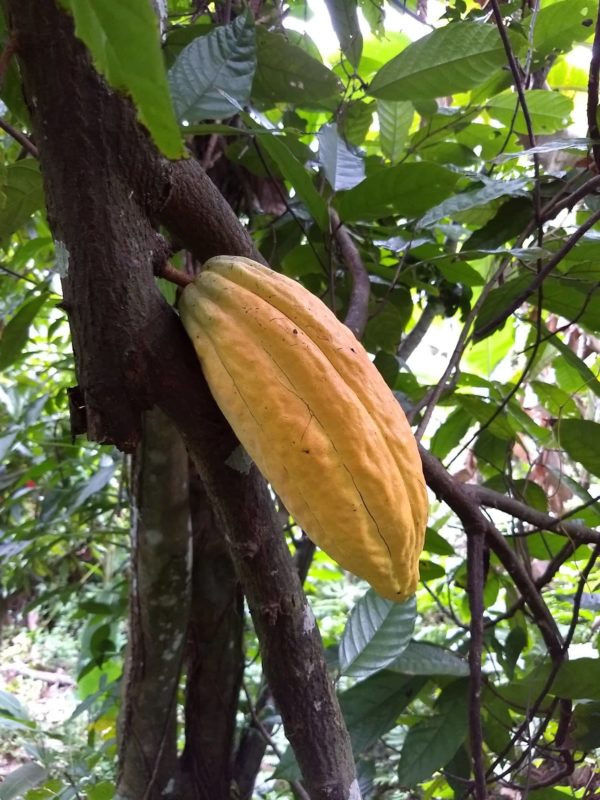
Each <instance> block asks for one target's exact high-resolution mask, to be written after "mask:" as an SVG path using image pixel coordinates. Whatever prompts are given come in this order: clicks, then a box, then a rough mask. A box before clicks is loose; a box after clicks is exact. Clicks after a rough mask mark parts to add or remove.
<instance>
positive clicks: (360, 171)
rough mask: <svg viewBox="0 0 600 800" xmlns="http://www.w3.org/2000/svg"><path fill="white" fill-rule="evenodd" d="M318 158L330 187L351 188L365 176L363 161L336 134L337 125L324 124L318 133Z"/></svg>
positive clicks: (336, 189) (335, 188)
mask: <svg viewBox="0 0 600 800" xmlns="http://www.w3.org/2000/svg"><path fill="white" fill-rule="evenodd" d="M318 139H319V160H320V162H321V164H322V166H323V170H324V172H325V177H326V178H327V180H328V181H329V185H330V186H331V188H332V189H333V190H334V191H335V192H337V191H340V190H342V189H352V188H353V187H354V186H356V185H357V184H359V183H360V182H361V181H362V180H363V179H364V177H365V162H364V159H363V158H361V157H360V156H359V155H357V154H356V153H354V152H352V150H350V148H349V147H348V145H347V144H346V143H345V142H344V140H343V139H342V138H341V137H340V136H339V135H338V129H337V125H336V124H335V123H331V124H329V125H324V126H323V127H322V128H321V130H320V131H319V134H318Z"/></svg>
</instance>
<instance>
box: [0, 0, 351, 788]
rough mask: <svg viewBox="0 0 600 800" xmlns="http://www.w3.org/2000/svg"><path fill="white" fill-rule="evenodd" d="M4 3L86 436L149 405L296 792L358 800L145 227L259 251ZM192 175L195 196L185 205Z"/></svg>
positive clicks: (80, 57) (276, 536)
mask: <svg viewBox="0 0 600 800" xmlns="http://www.w3.org/2000/svg"><path fill="white" fill-rule="evenodd" d="M4 1H5V6H6V8H7V10H8V12H9V13H8V18H9V24H10V26H11V27H12V29H13V31H14V32H15V33H16V36H17V41H18V57H19V62H20V66H21V68H22V74H23V78H24V88H25V94H26V96H27V98H28V101H29V105H30V109H31V115H32V127H33V132H34V134H35V140H36V142H37V143H39V153H40V164H41V167H42V173H43V176H44V182H45V187H46V195H47V203H48V209H49V216H50V223H51V226H52V230H53V234H54V236H55V239H56V240H58V241H60V242H61V243H62V252H63V253H64V254H68V271H67V274H66V276H65V279H64V284H65V289H64V291H65V306H66V309H67V312H68V314H69V322H70V324H71V329H72V332H73V339H74V349H75V356H76V363H77V376H78V380H79V383H80V389H81V399H80V403H81V405H82V406H83V409H84V410H85V412H86V414H87V432H88V435H89V436H90V437H91V438H93V439H95V440H96V441H100V442H107V443H108V442H111V443H115V444H117V445H118V446H119V447H121V448H122V449H132V448H133V447H134V446H135V445H136V444H137V442H138V441H139V438H140V432H141V417H142V411H143V410H145V409H146V408H149V407H151V406H152V405H153V404H157V405H158V406H159V407H160V408H162V410H163V411H165V412H166V413H167V414H168V416H170V417H171V419H172V420H173V421H174V423H175V425H176V427H177V428H178V430H179V432H180V434H181V435H182V436H183V438H184V440H185V442H186V444H187V446H188V449H189V451H190V454H191V455H192V457H193V459H194V461H195V463H196V465H197V467H198V471H199V474H200V476H201V478H202V481H203V484H204V486H205V488H206V491H207V494H208V496H209V498H210V502H211V505H212V507H213V509H214V511H215V513H216V516H217V520H218V523H219V525H220V526H221V527H222V529H223V530H224V531H225V532H226V535H227V541H228V544H229V547H230V550H231V553H232V557H233V560H234V563H235V566H236V571H237V574H238V577H239V578H240V580H241V583H242V585H243V588H244V592H245V594H246V597H247V599H248V604H249V606H250V609H251V612H252V615H253V619H254V623H255V627H256V629H257V632H258V635H259V638H260V642H261V650H262V655H263V663H264V667H265V672H266V675H267V679H268V681H269V684H270V686H271V688H272V691H273V695H274V697H275V699H276V702H277V704H278V706H279V709H280V711H281V714H282V717H283V720H284V725H285V728H286V733H287V735H288V737H289V739H290V741H291V743H292V746H293V747H294V750H295V753H296V757H297V760H298V763H299V765H300V768H301V770H302V773H303V776H304V780H305V783H306V786H307V789H308V792H309V794H310V796H311V798H312V800H358V798H360V791H359V789H358V784H357V783H356V778H355V769H354V764H353V759H352V752H351V748H350V741H349V737H348V734H347V731H346V729H345V726H344V722H343V718H342V716H341V712H340V710H339V706H338V703H337V699H336V696H335V693H334V691H333V686H332V683H331V681H330V679H329V677H328V675H327V671H326V667H325V659H324V654H323V650H322V645H321V640H320V636H319V632H318V629H317V626H316V624H315V622H314V618H313V616H312V613H311V611H310V608H309V606H308V604H307V602H306V598H305V597H304V594H303V592H302V588H301V585H300V582H299V579H298V576H297V573H296V571H295V569H294V566H293V563H292V560H291V558H290V554H289V551H288V549H287V546H286V544H285V541H284V539H283V537H282V536H281V535H280V531H279V528H278V526H277V524H276V522H275V519H274V515H273V509H272V503H271V499H270V496H269V493H268V491H267V487H266V485H265V482H264V480H263V479H262V477H261V476H260V474H259V473H258V471H257V470H256V469H255V468H254V467H252V468H250V469H249V470H248V471H246V472H238V471H236V469H235V468H233V467H232V466H228V463H227V462H228V459H229V457H230V456H231V455H232V454H233V452H234V450H235V449H236V448H237V442H236V439H235V437H234V435H233V433H232V431H231V430H230V428H229V426H228V425H227V424H226V422H225V420H224V419H223V417H222V415H221V414H220V412H219V410H218V409H217V407H216V405H215V404H214V401H213V399H212V397H211V395H210V392H209V391H208V388H207V386H206V384H205V382H204V380H203V378H202V375H201V372H200V369H199V366H198V363H197V360H196V358H195V355H194V353H193V350H192V347H191V345H190V343H189V341H188V339H187V337H186V336H185V333H184V332H183V328H182V326H181V324H180V323H179V320H178V318H177V316H176V315H175V314H174V312H173V311H172V310H171V309H170V308H169V307H168V306H167V305H166V303H165V302H164V301H163V300H162V298H161V296H160V294H159V293H158V291H157V289H156V287H155V285H154V281H153V279H152V275H153V271H154V270H155V268H156V267H157V266H158V265H159V264H160V263H161V262H162V261H163V259H164V255H165V249H166V248H165V246H164V242H163V241H162V239H161V237H160V236H159V235H158V234H157V233H156V231H155V230H154V228H153V225H152V222H153V221H155V220H160V221H161V222H163V224H165V225H167V226H168V227H170V229H171V233H172V234H174V235H175V236H176V238H177V239H178V241H179V242H181V244H183V245H185V246H187V247H188V248H189V249H190V250H192V251H193V252H194V255H195V256H196V257H198V258H200V259H205V258H206V257H208V256H210V255H214V254H215V253H217V252H222V253H231V252H237V253H238V254H240V255H254V256H255V255H256V252H255V250H254V248H253V246H252V243H251V242H250V240H249V237H248V236H247V234H246V233H245V232H244V231H243V229H242V228H241V226H240V225H239V223H238V221H237V219H236V218H235V215H234V214H233V213H232V211H231V209H228V208H227V205H226V203H225V202H224V201H223V198H222V197H221V196H220V195H219V194H218V192H216V191H213V190H211V189H210V187H209V185H208V183H207V180H206V177H205V176H204V177H203V173H202V170H201V168H200V167H199V165H197V164H195V163H194V162H193V161H187V162H185V163H179V164H176V165H170V164H168V163H167V162H166V161H165V160H164V159H163V158H161V157H160V156H159V155H158V154H157V153H156V151H155V150H154V148H153V146H152V144H151V143H150V142H149V140H148V138H147V136H146V135H145V134H144V133H143V131H141V130H140V129H139V127H138V126H137V123H136V120H135V113H134V111H133V109H132V108H131V106H130V104H129V102H128V101H127V100H125V99H124V98H122V97H120V96H119V95H117V94H115V93H113V92H112V91H110V90H108V89H107V88H106V86H105V85H104V83H103V82H102V80H101V79H100V78H99V77H98V76H97V75H96V74H95V72H94V71H93V69H92V68H91V66H90V63H89V59H88V57H87V53H86V51H85V49H84V48H83V47H82V45H81V44H80V43H79V42H78V41H77V40H76V39H75V38H74V36H73V29H72V23H71V21H70V19H69V18H68V17H67V16H66V15H65V14H64V13H62V12H61V11H59V10H58V8H57V7H56V5H55V3H54V0H4ZM196 179H198V187H199V188H197V190H196V191H195V192H192V193H191V195H189V196H188V195H187V188H189V189H190V190H191V189H192V186H193V185H195V180H196ZM182 186H184V187H187V188H186V190H185V191H181V189H180V187H182ZM232 243H234V244H232ZM59 252H60V248H59ZM79 410H81V409H79ZM230 463H231V462H230Z"/></svg>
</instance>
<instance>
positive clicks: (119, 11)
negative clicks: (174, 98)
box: [60, 0, 184, 158]
mask: <svg viewBox="0 0 600 800" xmlns="http://www.w3.org/2000/svg"><path fill="white" fill-rule="evenodd" d="M60 2H61V4H62V5H63V6H64V8H66V9H67V10H68V11H70V13H71V14H72V15H73V18H74V20H75V32H76V34H77V36H78V37H79V38H80V39H81V40H82V41H83V42H84V43H85V45H86V46H87V47H88V48H89V50H90V53H91V54H92V59H93V61H94V65H95V66H96V68H97V69H98V71H99V72H101V73H102V74H103V75H104V76H105V78H106V79H107V81H108V82H109V83H110V84H111V86H113V87H114V88H115V89H118V90H120V91H123V92H126V93H127V94H129V95H131V97H132V99H133V102H134V103H135V105H136V107H137V110H138V114H139V118H140V120H141V122H142V123H143V124H144V125H145V126H146V127H147V128H148V130H149V131H150V133H151V135H152V138H153V139H154V141H155V142H156V144H157V146H158V147H159V148H160V149H161V150H162V152H163V153H164V154H165V155H166V156H168V157H169V158H181V157H182V156H183V155H184V149H183V142H182V139H181V135H180V133H179V128H178V125H177V122H176V120H175V115H174V113H173V105H172V103H171V97H170V94H169V86H168V83H167V76H166V74H165V68H164V63H163V57H162V53H161V49H160V37H159V30H158V19H157V17H156V14H155V13H154V10H153V8H152V4H151V3H149V2H148V0H127V2H126V3H115V2H114V0H60Z"/></svg>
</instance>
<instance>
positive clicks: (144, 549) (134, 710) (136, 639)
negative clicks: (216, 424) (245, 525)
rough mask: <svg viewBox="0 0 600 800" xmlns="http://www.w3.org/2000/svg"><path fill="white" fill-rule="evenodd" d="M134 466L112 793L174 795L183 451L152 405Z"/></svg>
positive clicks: (184, 543) (185, 607) (184, 585)
mask: <svg viewBox="0 0 600 800" xmlns="http://www.w3.org/2000/svg"><path fill="white" fill-rule="evenodd" d="M133 472H134V475H133V489H134V502H135V514H134V525H133V530H132V534H133V547H132V554H133V557H132V572H133V576H132V581H131V591H130V596H131V601H130V610H129V620H130V625H129V645H128V653H127V660H126V669H125V679H124V681H123V703H122V707H121V717H120V724H119V767H120V774H119V780H118V794H119V796H120V797H122V798H132V800H137V798H142V797H143V798H146V799H147V800H165V799H166V800H168V798H174V797H178V796H179V794H178V787H177V781H176V776H177V742H176V709H177V689H178V685H179V677H180V672H181V663H182V659H183V650H184V644H185V633H186V628H187V620H188V614H189V587H190V567H191V564H190V544H191V542H190V537H189V514H188V507H189V506H188V482H187V475H188V456H187V452H186V449H185V447H184V445H183V441H182V440H181V437H180V436H179V434H178V433H177V431H176V429H175V427H174V426H173V423H172V422H171V421H170V420H169V419H168V418H167V417H166V416H165V415H164V414H163V413H162V412H161V411H159V410H158V409H155V410H153V411H149V412H147V413H146V414H145V418H144V435H143V440H142V444H141V445H140V446H139V447H138V449H137V452H136V454H135V459H134V470H133ZM215 800H216V798H215Z"/></svg>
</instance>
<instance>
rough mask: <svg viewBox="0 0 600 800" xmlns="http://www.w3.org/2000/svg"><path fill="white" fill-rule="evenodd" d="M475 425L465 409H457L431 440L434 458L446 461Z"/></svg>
mask: <svg viewBox="0 0 600 800" xmlns="http://www.w3.org/2000/svg"><path fill="white" fill-rule="evenodd" d="M472 425H473V418H472V417H471V415H470V414H469V412H468V411H467V410H466V409H464V408H461V407H459V408H457V409H456V410H455V411H453V412H452V413H451V414H450V415H449V416H448V417H447V418H446V419H445V420H444V422H442V424H441V425H440V426H439V428H438V429H437V430H436V432H435V433H434V434H433V436H432V438H431V446H430V450H431V452H432V454H433V455H434V456H437V458H439V459H440V460H442V461H443V460H444V458H446V456H447V455H448V453H450V452H451V451H452V450H453V449H454V448H455V447H456V446H457V445H458V444H459V443H460V441H461V439H462V438H463V437H464V436H465V435H466V433H467V431H468V430H469V428H470V427H471V426H472Z"/></svg>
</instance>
